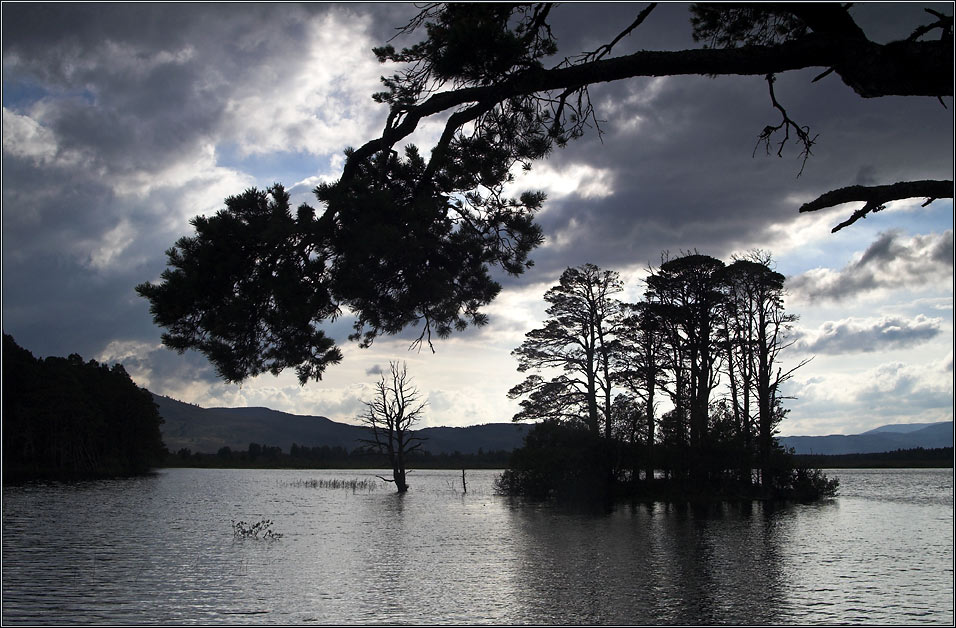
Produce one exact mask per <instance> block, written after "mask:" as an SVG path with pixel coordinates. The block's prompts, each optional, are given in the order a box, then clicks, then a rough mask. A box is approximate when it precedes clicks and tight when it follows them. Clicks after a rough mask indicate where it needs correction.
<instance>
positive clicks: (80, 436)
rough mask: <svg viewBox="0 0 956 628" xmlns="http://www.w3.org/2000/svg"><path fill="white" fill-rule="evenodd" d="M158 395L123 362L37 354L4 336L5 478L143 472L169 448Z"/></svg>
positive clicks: (47, 477)
mask: <svg viewBox="0 0 956 628" xmlns="http://www.w3.org/2000/svg"><path fill="white" fill-rule="evenodd" d="M161 423H162V418H161V417H160V415H159V412H158V410H157V407H156V404H155V403H154V402H153V397H152V395H150V393H149V392H148V391H147V390H146V389H144V388H139V387H138V386H136V384H134V383H133V381H132V380H131V379H130V377H129V375H128V374H127V373H126V371H125V370H124V369H123V367H122V365H119V364H116V365H114V366H112V367H111V366H107V365H106V364H98V363H97V362H96V361H95V360H90V361H88V362H84V361H83V359H82V358H81V357H80V356H79V355H76V354H73V355H70V356H69V357H66V358H61V357H48V358H45V359H42V360H41V359H38V358H35V357H34V356H33V354H31V353H30V352H29V351H27V350H26V349H24V348H22V347H20V346H19V345H17V343H16V342H14V339H13V338H12V337H11V336H9V335H7V334H4V336H3V480H4V482H5V483H6V482H10V481H20V480H26V479H81V478H94V477H107V476H122V475H135V474H140V473H145V472H146V471H148V470H149V469H150V468H151V467H153V466H156V465H157V464H158V463H159V462H160V461H161V460H162V458H163V456H164V454H165V447H164V446H163V441H162V436H161V433H160V429H159V426H160V424H161Z"/></svg>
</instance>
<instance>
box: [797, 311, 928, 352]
mask: <svg viewBox="0 0 956 628" xmlns="http://www.w3.org/2000/svg"><path fill="white" fill-rule="evenodd" d="M941 325H942V319H940V318H928V317H926V316H923V315H919V316H917V317H916V318H913V319H907V318H903V317H900V316H893V317H885V318H881V319H878V320H860V319H853V318H850V319H845V320H841V321H828V322H826V323H824V324H823V325H821V326H820V328H819V329H817V330H815V331H810V332H803V333H802V334H800V335H798V336H797V341H796V343H795V344H794V349H795V350H798V351H803V352H807V353H820V354H841V353H872V352H876V351H885V350H887V349H905V348H909V347H913V346H916V345H918V344H920V343H923V342H927V341H929V340H932V339H933V338H936V337H938V336H939V335H940V334H941V333H942V328H941Z"/></svg>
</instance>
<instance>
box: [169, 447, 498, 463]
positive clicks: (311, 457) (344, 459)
mask: <svg viewBox="0 0 956 628" xmlns="http://www.w3.org/2000/svg"><path fill="white" fill-rule="evenodd" d="M510 457H511V452H510V451H503V450H502V451H487V452H486V451H484V450H482V449H479V450H478V451H477V453H462V452H459V451H455V452H451V453H445V452H443V453H439V454H433V453H431V452H429V451H425V450H416V451H414V452H412V453H410V454H409V458H408V465H409V467H412V468H416V469H502V468H504V467H505V466H506V465H507V463H508V461H509V459H510ZM163 464H164V466H167V467H200V468H265V469H388V468H391V461H390V459H389V457H388V455H387V454H384V453H378V452H375V451H369V450H368V449H367V448H364V447H357V448H355V449H353V450H351V451H350V450H348V449H345V448H344V447H339V446H335V447H330V446H328V445H322V446H315V447H307V446H302V445H298V444H295V443H293V444H292V447H290V449H289V452H288V453H284V452H283V451H282V448H281V447H276V446H271V445H260V444H259V443H249V446H248V448H246V449H244V450H242V449H239V450H234V449H232V448H230V447H221V448H220V449H219V451H218V452H216V453H214V454H212V453H200V452H192V451H190V450H189V449H180V450H179V451H178V452H176V453H170V454H169V455H168V456H167V457H166V460H165V461H164V463H163Z"/></svg>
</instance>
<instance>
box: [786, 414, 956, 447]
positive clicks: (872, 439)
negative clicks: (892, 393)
mask: <svg viewBox="0 0 956 628" xmlns="http://www.w3.org/2000/svg"><path fill="white" fill-rule="evenodd" d="M778 440H779V441H780V444H781V445H783V446H784V447H792V448H793V449H794V450H795V451H796V453H798V454H823V455H837V454H869V453H880V452H884V451H896V450H897V449H915V448H917V447H922V448H924V449H935V448H937V447H952V446H953V422H952V421H942V422H940V423H913V424H897V425H883V426H881V427H878V428H876V429H872V430H869V431H867V432H864V433H862V434H852V435H844V434H832V435H830V436H783V437H781V438H779V439H778Z"/></svg>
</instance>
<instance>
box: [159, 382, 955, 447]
mask: <svg viewBox="0 0 956 628" xmlns="http://www.w3.org/2000/svg"><path fill="white" fill-rule="evenodd" d="M153 398H154V399H155V400H156V403H157V405H158V406H159V412H160V415H161V416H162V417H163V419H164V420H165V422H164V423H163V425H162V426H161V427H162V432H163V440H164V442H165V443H166V447H167V448H168V449H169V450H170V451H173V452H176V451H179V450H180V449H189V450H191V451H193V452H203V453H215V452H217V451H218V450H219V449H220V448H222V447H229V448H230V449H233V450H244V449H246V448H247V447H248V446H249V443H259V444H260V445H270V446H278V447H281V448H282V450H283V451H289V449H290V448H291V446H292V444H293V443H295V444H297V445H300V446H306V447H318V446H323V445H324V446H328V447H342V448H344V449H346V450H349V451H351V450H352V449H355V448H356V447H359V446H361V445H362V442H361V440H362V439H363V438H366V437H367V435H366V432H365V428H363V427H361V426H359V425H349V424H347V423H339V422H337V421H333V420H331V419H329V418H327V417H324V416H319V415H298V414H290V413H288V412H282V411H280V410H272V409H271V408H265V407H245V408H221V407H220V408H202V407H200V406H197V405H194V404H189V403H185V402H182V401H177V400H175V399H171V398H169V397H164V396H162V395H156V394H154V395H153ZM530 428H531V425H530V424H521V423H485V424H483V425H470V426H465V427H450V426H447V427H445V426H442V427H426V428H422V429H420V430H418V433H419V435H420V436H422V437H424V438H426V439H427V440H426V441H425V443H424V444H423V449H426V450H428V451H430V452H431V453H433V454H441V453H449V454H450V453H454V452H455V451H458V452H460V453H463V454H474V453H478V451H479V449H480V450H483V451H499V450H506V451H510V450H513V449H515V448H517V447H520V446H521V445H522V444H523V442H524V436H525V434H527V433H528V430H530ZM778 441H779V442H780V444H781V445H783V446H784V447H786V448H791V447H792V448H793V449H794V451H795V452H796V453H797V454H823V455H837V454H856V453H861V454H862V453H880V452H885V451H896V450H897V449H915V448H917V447H922V448H924V449H933V448H937V447H952V446H953V422H952V421H941V422H937V423H919V424H918V423H910V424H907V423H903V424H893V425H883V426H880V427H877V428H874V429H872V430H869V431H867V432H863V433H862V434H831V435H827V436H782V437H778Z"/></svg>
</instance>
